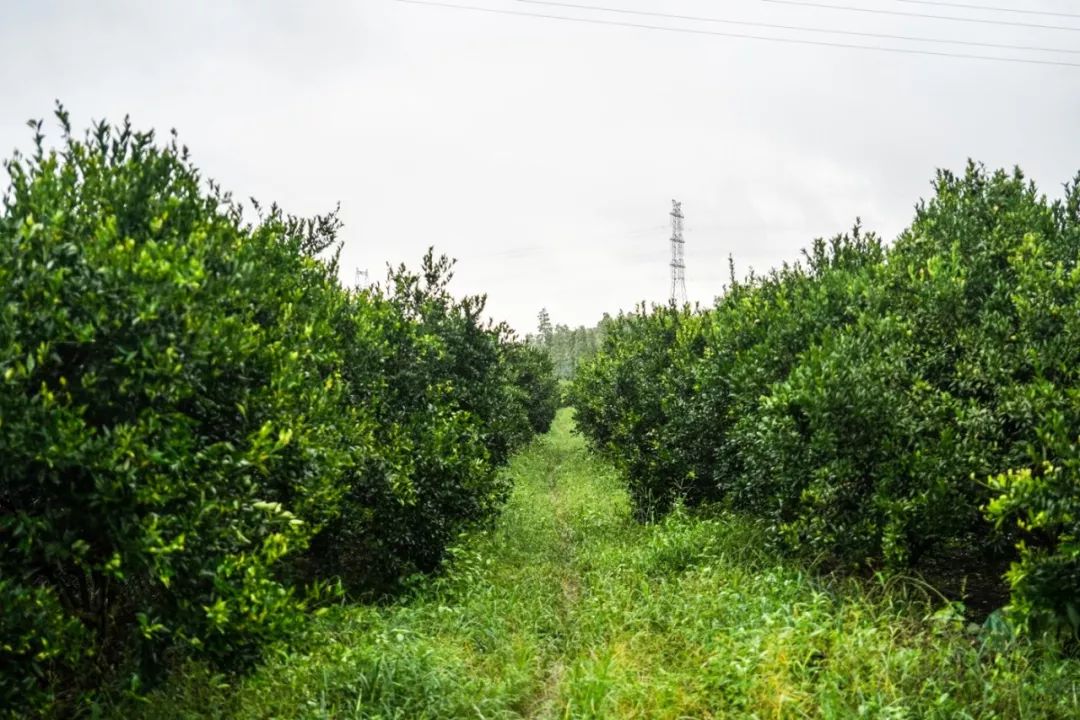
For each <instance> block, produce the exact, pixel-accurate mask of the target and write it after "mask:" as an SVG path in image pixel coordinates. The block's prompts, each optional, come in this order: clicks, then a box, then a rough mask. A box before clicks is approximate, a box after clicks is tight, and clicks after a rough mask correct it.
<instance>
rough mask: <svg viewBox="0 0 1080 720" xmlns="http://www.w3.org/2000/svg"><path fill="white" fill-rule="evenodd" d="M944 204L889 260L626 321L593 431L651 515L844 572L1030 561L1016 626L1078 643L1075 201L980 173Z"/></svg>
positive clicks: (870, 253)
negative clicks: (678, 513) (730, 514)
mask: <svg viewBox="0 0 1080 720" xmlns="http://www.w3.org/2000/svg"><path fill="white" fill-rule="evenodd" d="M935 191H936V192H935V196H934V197H933V198H932V199H931V200H930V201H929V202H926V203H921V204H920V205H919V206H918V208H917V212H916V217H915V220H914V222H913V224H912V226H911V228H910V229H909V230H907V231H905V232H904V233H903V234H902V235H901V236H900V238H899V239H898V240H897V241H896V243H895V244H894V246H893V247H891V248H888V249H885V248H884V247H883V246H882V245H881V243H880V242H879V241H878V240H877V239H876V238H875V237H874V236H873V235H865V234H864V233H862V231H861V229H860V228H859V227H858V226H856V228H855V230H854V232H853V233H851V234H850V235H844V236H839V237H837V238H834V239H833V240H832V241H831V242H828V243H826V242H822V241H818V242H817V243H815V245H814V246H813V248H812V249H811V250H810V251H809V252H807V253H805V258H804V262H803V263H799V264H796V265H793V266H785V267H783V268H781V269H779V270H776V271H773V272H772V273H770V274H769V275H767V276H765V277H752V278H751V279H750V280H748V281H746V282H742V283H739V282H734V280H733V282H732V285H731V287H730V288H729V289H728V291H727V292H726V293H725V294H724V296H723V297H721V298H720V299H719V300H718V302H717V304H716V306H715V307H714V308H712V309H710V310H707V311H704V312H702V313H700V314H694V313H689V311H687V310H682V311H680V310H678V309H674V308H669V307H661V308H653V309H652V310H649V311H646V310H644V309H641V310H639V311H638V313H636V314H635V315H631V316H625V317H623V318H620V320H619V322H618V323H617V328H616V329H615V330H613V331H612V332H610V333H609V334H608V336H607V339H606V341H605V343H604V344H603V346H602V348H601V351H600V352H599V354H598V355H597V356H596V357H595V358H593V359H592V360H591V361H588V362H587V363H586V364H585V365H584V366H583V367H582V368H581V369H580V370H579V373H578V376H577V378H576V380H575V382H574V390H573V393H572V394H573V396H574V403H575V405H576V406H577V407H578V408H579V411H580V418H581V427H582V430H583V431H584V432H585V434H586V435H587V437H588V438H589V439H590V441H591V442H592V443H593V444H594V445H595V446H596V447H598V448H600V449H602V450H603V451H604V452H605V453H607V454H608V456H610V457H612V458H613V459H614V460H615V461H616V463H617V464H618V465H619V467H620V468H621V469H622V470H623V471H624V472H625V473H626V475H627V478H628V482H629V486H630V490H631V496H632V497H633V498H634V501H635V504H636V505H637V507H638V510H639V515H643V516H648V515H650V514H651V513H652V512H654V511H656V510H661V511H662V510H664V509H666V508H667V507H670V506H671V504H672V503H673V501H674V500H675V499H676V498H680V497H682V498H685V499H686V500H687V502H689V503H691V504H694V503H697V502H701V501H703V500H717V501H723V502H724V503H726V504H727V505H728V506H729V507H732V508H734V509H738V510H740V511H744V512H749V513H751V514H753V515H757V516H760V517H763V518H765V519H766V520H767V522H768V526H769V527H770V528H771V532H770V537H771V538H772V541H773V542H775V543H777V544H779V545H781V546H783V547H785V548H786V549H788V550H791V551H796V552H799V553H802V554H805V555H807V556H809V557H813V558H815V559H818V560H824V561H827V562H830V563H837V564H841V565H845V566H870V567H877V566H885V567H887V568H889V569H892V570H898V569H902V568H906V567H911V566H913V565H917V564H919V563H922V562H929V561H932V562H937V563H941V562H953V563H956V562H963V563H964V564H965V566H967V567H970V566H972V565H974V566H980V565H981V566H983V567H991V566H994V565H996V564H1000V562H1001V561H1003V560H1004V561H1007V560H1008V559H1009V558H1010V557H1017V558H1018V564H1017V565H1016V566H1015V567H1014V568H1013V570H1012V571H1011V572H1010V574H1009V580H1010V583H1011V584H1012V587H1013V602H1012V606H1011V615H1012V617H1013V618H1014V619H1015V620H1017V621H1018V622H1020V623H1021V624H1027V625H1031V626H1035V625H1038V626H1040V627H1045V626H1053V625H1055V624H1057V625H1062V626H1064V627H1066V628H1069V629H1072V630H1074V631H1075V630H1076V628H1077V625H1078V624H1077V618H1080V611H1078V610H1077V609H1076V606H1075V605H1074V600H1072V598H1075V597H1076V591H1077V589H1078V586H1077V585H1076V577H1077V576H1078V575H1077V570H1076V569H1077V567H1080V566H1078V564H1077V561H1078V558H1077V555H1076V544H1075V538H1076V537H1077V535H1076V533H1077V526H1076V525H1075V523H1074V518H1075V517H1076V514H1075V511H1074V508H1075V503H1076V498H1077V497H1078V494H1077V490H1076V488H1077V483H1076V477H1077V475H1076V464H1075V455H1076V452H1075V448H1076V446H1077V439H1076V435H1077V433H1076V428H1077V427H1080V402H1078V398H1080V395H1078V391H1080V374H1078V370H1077V368H1080V354H1078V353H1080V335H1078V331H1080V322H1078V320H1077V317H1078V313H1080V282H1078V281H1080V270H1078V269H1077V264H1078V259H1080V219H1078V218H1080V213H1078V209H1077V208H1078V206H1080V197H1078V193H1077V188H1076V184H1072V185H1069V186H1068V187H1067V192H1066V197H1065V198H1064V199H1063V200H1061V201H1057V202H1052V203H1051V202H1048V201H1047V200H1046V199H1045V198H1043V197H1041V196H1039V195H1038V194H1037V192H1036V190H1035V188H1034V187H1033V186H1032V185H1031V184H1030V183H1027V182H1026V181H1025V180H1024V179H1023V177H1022V175H1021V174H1020V173H1019V171H1017V172H1015V173H1013V174H1008V173H1004V172H997V173H987V172H986V171H985V170H983V169H982V168H981V167H978V166H975V165H970V166H969V167H968V169H967V171H966V173H965V174H964V175H963V176H955V175H953V174H951V173H948V172H941V173H939V175H938V178H937V181H936V184H935ZM990 478H994V479H993V480H989V479H990ZM988 480H989V481H988ZM995 498H996V499H995ZM1014 543H1016V547H1017V548H1018V550H1013V549H1012V545H1013V544H1014ZM1016 553H1019V555H1018V556H1017V555H1016ZM1029 621H1030V622H1029Z"/></svg>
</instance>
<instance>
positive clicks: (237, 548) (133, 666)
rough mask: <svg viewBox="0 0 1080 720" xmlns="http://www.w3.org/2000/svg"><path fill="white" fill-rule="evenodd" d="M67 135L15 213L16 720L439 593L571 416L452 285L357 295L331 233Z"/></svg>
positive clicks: (147, 160) (1, 686) (3, 407)
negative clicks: (433, 586) (446, 559)
mask: <svg viewBox="0 0 1080 720" xmlns="http://www.w3.org/2000/svg"><path fill="white" fill-rule="evenodd" d="M57 115H58V118H59V120H60V124H61V127H62V130H63V138H62V140H63V141H62V143H61V144H60V146H59V148H58V149H56V150H48V149H46V148H45V147H44V140H43V137H42V134H41V128H40V125H37V126H36V128H35V129H36V130H37V137H36V142H35V145H34V147H33V150H32V152H31V153H30V155H29V156H16V157H15V158H14V159H13V160H11V161H10V162H9V163H7V165H6V168H7V171H8V174H9V176H10V185H9V187H8V189H7V191H6V193H5V194H4V196H3V205H2V207H0V717H30V716H42V715H44V716H47V715H64V716H69V715H80V716H81V715H85V716H87V717H91V716H95V703H96V701H97V699H99V698H101V697H102V696H103V694H104V695H106V696H111V697H112V698H114V699H115V698H116V696H117V694H118V693H139V692H142V691H143V690H145V689H146V688H147V687H148V686H150V685H152V684H153V683H154V682H156V681H157V680H158V679H160V678H161V677H162V676H163V674H164V673H165V672H166V671H167V670H169V669H170V668H173V667H177V666H179V665H180V664H182V663H184V662H185V661H187V660H189V659H195V660H198V661H201V662H204V663H207V664H209V665H210V666H212V667H214V668H217V669H220V670H226V671H231V670H236V669H240V668H244V667H246V666H248V665H250V664H251V663H253V662H255V661H257V660H258V658H259V656H260V652H261V651H262V650H263V648H265V647H266V646H267V645H268V643H271V642H272V641H275V640H277V639H279V638H283V637H285V636H286V635H287V634H288V633H290V632H291V631H292V630H294V629H295V628H297V626H298V624H299V623H300V621H301V620H302V619H303V618H304V613H305V612H307V611H309V610H312V609H317V608H319V607H320V606H322V605H324V604H325V603H327V602H330V601H334V602H339V601H341V599H342V598H343V597H359V598H369V597H376V596H378V595H380V594H383V593H386V592H388V591H392V590H393V589H394V588H395V586H396V585H397V583H398V582H399V581H400V580H401V579H402V578H404V577H405V576H407V575H409V574H412V573H415V572H423V571H429V570H432V569H433V568H435V567H437V566H438V565H439V563H440V561H441V560H442V558H443V555H444V553H445V550H446V548H447V545H448V543H449V542H450V541H451V540H453V539H455V538H456V537H458V535H459V534H460V533H461V532H462V531H463V530H465V529H468V528H470V527H472V526H475V525H477V524H478V523H484V522H486V521H487V520H489V519H490V518H492V516H493V514H494V513H495V512H496V511H497V510H498V508H499V507H500V505H501V504H502V502H503V500H504V498H505V497H506V494H507V491H508V489H509V488H508V482H509V481H508V479H507V478H506V477H505V476H504V475H502V474H501V473H500V472H499V471H498V469H499V466H500V465H502V464H503V463H504V462H505V461H506V460H507V458H508V456H509V455H510V453H511V452H512V451H513V450H514V449H515V448H517V447H519V446H521V445H522V444H523V443H525V442H527V441H528V440H529V439H530V438H531V437H532V436H533V435H534V434H535V433H538V432H543V431H545V430H546V429H547V427H548V425H549V424H550V422H551V420H552V418H553V416H554V413H555V408H556V403H557V386H556V381H555V378H554V376H553V373H552V366H551V362H550V361H549V360H548V357H547V354H546V353H544V352H542V351H540V350H538V349H536V348H533V347H531V346H529V345H527V344H525V343H523V342H519V341H517V340H515V338H514V337H513V335H512V334H511V333H510V332H509V331H508V329H507V327H506V326H505V325H492V324H491V323H490V322H488V321H486V320H485V319H484V318H483V313H484V301H483V298H481V297H465V298H457V297H454V296H453V295H452V294H451V293H450V291H449V289H448V282H449V281H450V277H451V266H452V262H451V261H450V260H448V259H446V258H444V257H443V258H440V257H437V256H436V255H434V253H431V252H429V253H428V255H427V256H426V257H425V258H424V259H423V261H422V264H421V267H420V270H419V272H413V271H411V270H409V269H408V268H406V267H399V268H397V269H395V270H393V271H391V272H390V273H389V276H388V278H387V280H386V282H385V284H383V285H381V286H377V287H374V288H370V289H365V290H362V291H350V290H347V289H345V288H343V287H342V286H341V285H340V283H339V282H338V279H337V277H338V272H337V267H336V261H335V260H334V258H333V257H331V258H330V259H329V260H327V259H325V256H326V255H327V252H326V251H329V250H331V249H332V247H333V245H334V244H335V233H336V232H337V229H338V222H337V219H336V217H334V216H333V215H329V216H325V217H320V218H314V219H311V220H301V219H297V218H292V217H289V216H287V215H284V214H283V213H282V212H281V211H279V210H278V209H277V208H276V207H271V208H269V209H268V210H265V211H263V210H259V216H258V217H257V218H256V219H254V220H251V221H248V220H246V219H245V218H244V217H243V214H242V210H241V207H240V206H239V205H238V204H236V203H235V202H233V200H232V199H231V198H230V196H229V195H227V194H225V193H223V192H221V191H220V190H219V189H218V188H217V186H216V185H214V184H213V183H208V182H207V181H205V180H204V179H203V178H202V177H201V176H200V175H199V173H198V171H197V170H196V169H195V167H194V166H193V165H192V164H191V162H190V160H189V158H188V153H187V149H186V148H183V147H180V146H178V145H177V143H176V141H175V139H173V140H172V141H170V142H168V143H167V144H161V143H159V142H157V141H156V139H155V137H154V135H153V134H152V133H139V132H135V131H134V130H132V128H131V127H130V126H129V125H128V124H127V123H126V122H125V123H124V124H123V125H120V126H110V125H107V124H105V123H101V124H98V125H96V126H95V127H94V128H93V129H92V130H91V131H90V132H89V133H87V134H86V136H85V137H84V138H82V139H79V138H76V137H74V136H73V135H72V133H71V129H70V127H69V124H68V119H67V115H66V114H65V113H64V112H63V111H62V110H60V111H58V113H57ZM257 209H258V208H257ZM331 255H332V253H331Z"/></svg>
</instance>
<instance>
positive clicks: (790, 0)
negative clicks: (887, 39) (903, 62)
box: [761, 0, 1080, 32]
mask: <svg viewBox="0 0 1080 720" xmlns="http://www.w3.org/2000/svg"><path fill="white" fill-rule="evenodd" d="M761 2H767V3H774V4H777V5H795V6H798V7H813V8H825V9H828V10H843V11H845V12H861V13H870V14H872V15H899V16H901V17H917V18H930V19H931V20H952V21H953V22H965V23H980V24H983V25H1007V26H1009V27H1027V28H1039V29H1042V30H1069V31H1071V32H1080V27H1072V26H1069V25H1040V24H1038V23H1026V22H1017V21H1015V20H989V19H987V18H962V17H956V16H955V15H930V14H928V13H916V12H904V11H903V10H878V9H874V8H864V7H855V6H854V5H830V4H829V3H821V2H810V1H809V0H761Z"/></svg>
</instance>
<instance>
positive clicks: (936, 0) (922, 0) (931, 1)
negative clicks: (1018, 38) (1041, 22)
mask: <svg viewBox="0 0 1080 720" xmlns="http://www.w3.org/2000/svg"><path fill="white" fill-rule="evenodd" d="M897 2H902V3H911V4H912V5H940V6H942V7H954V8H963V9H965V10H990V11H992V12H1007V13H1017V14H1019V15H1050V16H1053V17H1067V18H1080V13H1065V12H1054V11H1052V10H1021V9H1019V8H1007V7H999V6H995V5H972V4H969V3H958V2H943V1H942V0H897Z"/></svg>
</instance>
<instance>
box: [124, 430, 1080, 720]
mask: <svg viewBox="0 0 1080 720" xmlns="http://www.w3.org/2000/svg"><path fill="white" fill-rule="evenodd" d="M571 429H572V418H571V415H570V413H568V412H567V411H562V412H560V414H559V417H558V418H557V420H556V423H555V426H554V427H553V429H552V431H551V432H550V433H549V434H548V435H547V436H545V437H543V438H540V439H539V440H538V441H537V442H536V443H534V444H533V445H532V446H531V447H530V448H528V449H527V450H526V451H524V452H522V453H521V454H519V455H518V456H517V457H516V458H515V460H514V461H513V463H512V464H511V466H510V468H509V469H508V472H509V473H511V474H512V476H513V477H514V480H515V482H516V489H515V492H514V495H513V497H512V498H511V500H510V502H509V504H508V506H507V508H506V512H505V514H504V516H503V517H502V518H501V519H500V521H499V523H498V526H497V527H496V528H495V529H494V530H491V531H489V532H486V533H481V534H476V535H474V536H471V537H469V538H466V539H464V540H463V542H462V543H461V544H460V545H459V546H458V547H457V548H456V549H455V550H454V551H453V560H452V563H451V566H450V570H449V572H448V573H446V575H445V576H444V577H442V578H439V579H436V580H433V581H426V584H425V585H424V586H423V587H422V588H421V589H420V590H419V591H418V592H417V594H416V596H415V597H412V598H411V599H409V600H408V601H406V602H403V603H401V604H398V605H395V606H392V607H389V608H370V607H345V608H340V609H338V610H335V611H333V612H332V613H330V614H329V615H328V616H326V617H323V618H319V619H318V620H315V621H313V623H312V626H311V628H310V629H309V631H308V632H307V634H306V636H305V637H303V638H301V639H300V640H299V641H298V642H297V643H294V645H293V646H292V647H291V648H290V649H288V650H287V651H286V650H283V651H282V652H281V654H280V655H279V656H278V657H275V658H272V659H271V660H270V661H269V662H268V663H267V664H266V665H265V666H264V667H263V668H262V669H261V670H260V671H258V672H257V673H256V674H255V675H253V676H252V677H250V678H248V679H247V680H245V681H243V682H241V683H240V684H239V685H238V686H229V685H227V684H225V683H224V682H223V681H222V680H221V679H219V678H214V677H213V676H210V675H208V674H206V673H200V672H199V671H198V670H197V669H195V668H193V669H191V671H190V672H188V673H187V674H186V675H185V677H184V679H183V681H178V682H177V683H175V684H173V685H172V686H170V688H169V690H168V691H167V692H165V693H163V694H161V695H158V696H155V697H153V698H151V701H150V704H149V705H147V706H146V707H144V708H142V709H141V710H142V712H143V713H144V714H145V715H146V716H147V717H155V718H160V717H241V718H271V717H280V718H291V717H304V718H410V719H411V718H459V717H460V718H489V719H490V718H707V717H732V718H745V717H755V718H786V717H791V718H801V717H836V718H847V717H873V718H928V717H941V718H994V717H1000V718H1026V717H1031V718H1036V717H1075V716H1077V710H1078V708H1080V704H1078V701H1077V692H1078V682H1080V671H1078V668H1077V664H1076V663H1074V662H1063V661H1054V660H1046V659H1039V658H1037V657H1035V654H1034V651H1032V650H1031V649H1030V648H1027V647H1023V646H1019V645H1011V646H1009V647H1007V648H1006V649H1005V650H1004V651H1001V652H999V651H998V650H997V649H994V648H991V647H989V646H988V645H987V642H986V641H985V640H980V639H978V638H976V637H974V636H972V635H970V634H968V633H969V632H970V629H966V628H964V626H963V622H962V621H961V620H959V619H958V618H956V617H953V616H950V615H949V614H947V613H945V614H941V613H939V614H938V615H937V616H936V617H935V618H933V619H929V620H926V619H924V618H923V615H925V614H926V613H925V611H923V612H913V611H912V609H911V606H910V604H908V603H903V602H901V601H900V600H898V599H897V597H896V594H895V591H892V590H890V591H889V592H886V591H885V590H884V589H883V590H882V591H881V592H878V593H876V594H874V593H871V594H868V591H866V590H865V589H858V588H855V587H850V588H847V589H844V588H841V589H836V588H833V589H832V590H830V591H828V592H826V591H824V590H822V589H821V588H820V587H819V584H818V583H817V582H815V581H814V580H813V579H812V578H810V577H808V576H806V575H805V574H803V573H802V572H800V571H799V570H798V569H796V568H791V567H787V566H785V565H783V564H780V563H778V562H776V561H774V560H772V559H771V558H769V557H767V556H766V555H765V554H764V553H763V551H761V550H760V547H761V544H760V542H758V538H757V536H756V534H755V533H754V532H753V531H752V529H750V528H748V527H744V526H741V525H740V524H739V523H738V522H736V521H734V520H732V519H730V518H727V519H723V518H716V519H705V518H700V517H696V518H695V517H686V516H684V515H680V514H678V513H677V514H676V516H675V517H672V518H670V519H668V520H667V521H665V522H664V523H662V524H659V525H655V526H648V527H646V526H641V525H638V524H636V523H634V522H633V521H632V520H631V519H630V517H629V505H628V501H627V498H626V495H625V492H624V491H623V490H622V488H621V486H620V484H619V482H618V479H617V477H616V476H615V473H614V471H613V470H612V468H610V467H609V466H607V465H606V464H605V463H603V462H602V461H600V460H598V459H596V458H595V457H593V456H592V455H590V454H589V453H588V452H587V451H586V450H585V448H584V446H583V444H582V442H581V440H580V439H579V438H577V437H576V436H574V435H572V434H571ZM1036 675H1037V676H1038V680H1039V682H1038V683H1037V684H1036V683H1034V682H1032V680H1033V678H1034V677H1035V676H1036Z"/></svg>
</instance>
